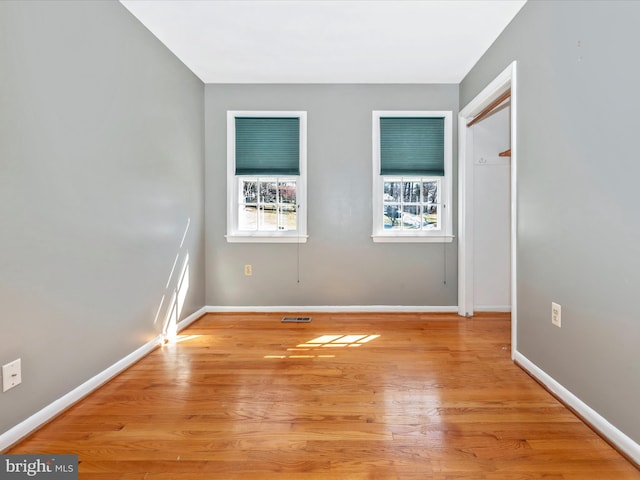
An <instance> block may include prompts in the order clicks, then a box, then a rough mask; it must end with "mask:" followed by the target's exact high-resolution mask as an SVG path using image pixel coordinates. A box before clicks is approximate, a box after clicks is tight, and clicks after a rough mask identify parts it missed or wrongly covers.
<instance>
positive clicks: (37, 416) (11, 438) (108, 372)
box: [0, 308, 206, 452]
mask: <svg viewBox="0 0 640 480" xmlns="http://www.w3.org/2000/svg"><path fill="white" fill-rule="evenodd" d="M205 313H206V310H205V308H201V309H199V310H198V311H196V312H194V313H192V314H191V315H189V316H188V317H186V318H185V319H184V320H182V321H181V322H180V323H178V331H180V330H182V329H184V328H185V327H187V326H188V325H190V324H191V323H193V322H194V321H195V320H197V319H198V318H200V317H201V316H202V315H204V314H205ZM163 338H164V337H163V335H162V334H159V335H157V336H155V337H154V338H152V339H151V340H149V341H148V342H147V343H145V344H144V345H142V346H141V347H140V348H138V349H136V350H135V351H133V352H131V353H130V354H129V355H127V356H126V357H124V358H122V359H121V360H118V361H117V362H116V363H114V364H113V365H111V366H110V367H108V368H106V369H105V370H103V371H102V372H100V373H98V374H97V375H95V376H94V377H92V378H90V379H89V380H87V381H86V382H84V383H83V384H81V385H79V386H78V387H76V388H74V389H73V390H71V391H70V392H69V393H67V394H65V395H63V396H62V397H60V398H59V399H57V400H55V401H54V402H52V403H50V404H49V405H47V406H46V407H44V408H43V409H42V410H40V411H38V412H36V413H34V414H33V415H31V416H30V417H29V418H27V419H26V420H24V421H22V422H20V423H19V424H17V425H16V426H14V427H12V428H10V429H9V430H7V431H6V432H4V433H3V434H2V435H0V452H2V451H4V450H6V449H8V448H9V447H11V446H12V445H15V444H16V443H18V442H19V441H20V440H22V439H23V438H25V437H26V436H27V435H29V434H31V433H32V432H34V431H35V430H37V429H38V428H40V427H41V426H43V425H44V424H45V423H47V422H49V421H51V420H52V419H53V418H55V417H56V416H58V415H59V414H61V413H62V412H64V411H65V410H66V409H68V408H69V407H71V406H73V405H74V404H76V403H77V402H79V401H80V400H82V399H83V398H84V397H86V396H87V395H89V394H90V393H92V392H93V391H95V390H97V389H98V388H100V387H101V386H102V385H104V384H105V383H107V382H108V381H109V380H111V379H112V378H113V377H115V376H116V375H118V374H119V373H121V372H123V371H124V370H126V369H127V368H129V367H130V366H131V365H133V364H134V363H136V362H137V361H139V360H141V359H142V358H144V357H145V356H147V355H148V354H149V353H151V352H152V351H153V350H155V349H156V348H157V347H158V345H160V344H161V343H162V341H163Z"/></svg>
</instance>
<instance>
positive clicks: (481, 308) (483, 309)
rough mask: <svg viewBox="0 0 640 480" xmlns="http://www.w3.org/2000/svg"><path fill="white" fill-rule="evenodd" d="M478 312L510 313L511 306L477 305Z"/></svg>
mask: <svg viewBox="0 0 640 480" xmlns="http://www.w3.org/2000/svg"><path fill="white" fill-rule="evenodd" d="M475 311H476V312H510V311H511V305H476V306H475Z"/></svg>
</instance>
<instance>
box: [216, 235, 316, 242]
mask: <svg viewBox="0 0 640 480" xmlns="http://www.w3.org/2000/svg"><path fill="white" fill-rule="evenodd" d="M224 237H225V238H226V239H227V243H307V238H309V235H240V234H234V235H225V236H224Z"/></svg>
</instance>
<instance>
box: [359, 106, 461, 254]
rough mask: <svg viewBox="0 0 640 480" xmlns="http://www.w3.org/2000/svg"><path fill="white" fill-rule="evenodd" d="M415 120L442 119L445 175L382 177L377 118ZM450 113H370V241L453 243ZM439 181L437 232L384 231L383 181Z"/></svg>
mask: <svg viewBox="0 0 640 480" xmlns="http://www.w3.org/2000/svg"><path fill="white" fill-rule="evenodd" d="M381 117H417V118H429V117H437V118H444V176H442V177H439V176H433V177H432V176H429V175H420V174H415V175H411V174H405V175H382V174H381V173H380V118H381ZM452 118H453V112H452V111H451V110H438V111H436V110H409V111H407V110H374V111H373V112H372V142H373V155H372V158H373V160H372V166H373V170H372V173H373V182H372V207H373V208H372V210H373V212H372V213H373V225H372V235H371V238H372V239H373V241H374V242H376V243H395V242H404V243H428V242H433V243H450V242H452V241H453V238H454V237H453V234H452V228H453V208H452V199H453V170H452V168H453V120H452ZM403 177H404V178H440V179H441V182H440V189H441V190H440V192H438V194H439V199H440V209H441V211H440V221H441V225H440V228H439V229H437V230H422V229H420V230H417V229H416V230H392V229H385V228H384V218H383V217H384V214H383V209H384V182H385V179H395V178H397V179H401V178H403Z"/></svg>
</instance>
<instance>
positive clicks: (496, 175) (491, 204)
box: [458, 62, 517, 358]
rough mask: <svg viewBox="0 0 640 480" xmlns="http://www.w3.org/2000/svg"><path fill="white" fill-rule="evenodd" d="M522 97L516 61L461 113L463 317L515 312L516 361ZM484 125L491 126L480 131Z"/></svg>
mask: <svg viewBox="0 0 640 480" xmlns="http://www.w3.org/2000/svg"><path fill="white" fill-rule="evenodd" d="M516 93H517V91H516V62H513V63H512V64H511V65H509V67H507V68H506V69H505V70H504V71H503V72H502V73H501V74H500V75H499V76H498V77H497V78H496V79H494V80H493V81H492V82H491V83H490V84H489V85H487V87H485V88H484V89H483V90H482V91H481V92H480V93H479V94H478V95H477V96H476V97H475V98H474V99H473V100H472V101H471V102H469V104H468V105H467V106H466V107H464V108H463V109H462V110H461V111H460V113H459V114H458V137H459V148H458V156H459V162H458V195H459V202H458V205H459V215H458V218H459V227H458V237H459V241H458V314H459V315H463V316H467V317H471V316H473V314H474V312H475V311H482V310H484V311H508V310H510V311H511V356H512V358H513V356H514V354H515V351H516V350H517V344H516V342H517V335H516V332H517V289H516V286H517V262H516V260H517V256H516V252H517V244H516V219H517V217H516V215H517V209H516V199H517V184H516V178H517V175H516V173H517V138H516V137H517V135H516V134H517V131H516V118H517V98H516ZM481 117H482V118H481ZM481 122H489V123H485V124H484V125H483V126H482V128H480V127H479V125H480V124H481ZM469 124H471V126H468V125H469ZM491 209H494V212H491V211H487V210H491ZM494 262H495V267H496V268H492V263H494Z"/></svg>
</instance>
